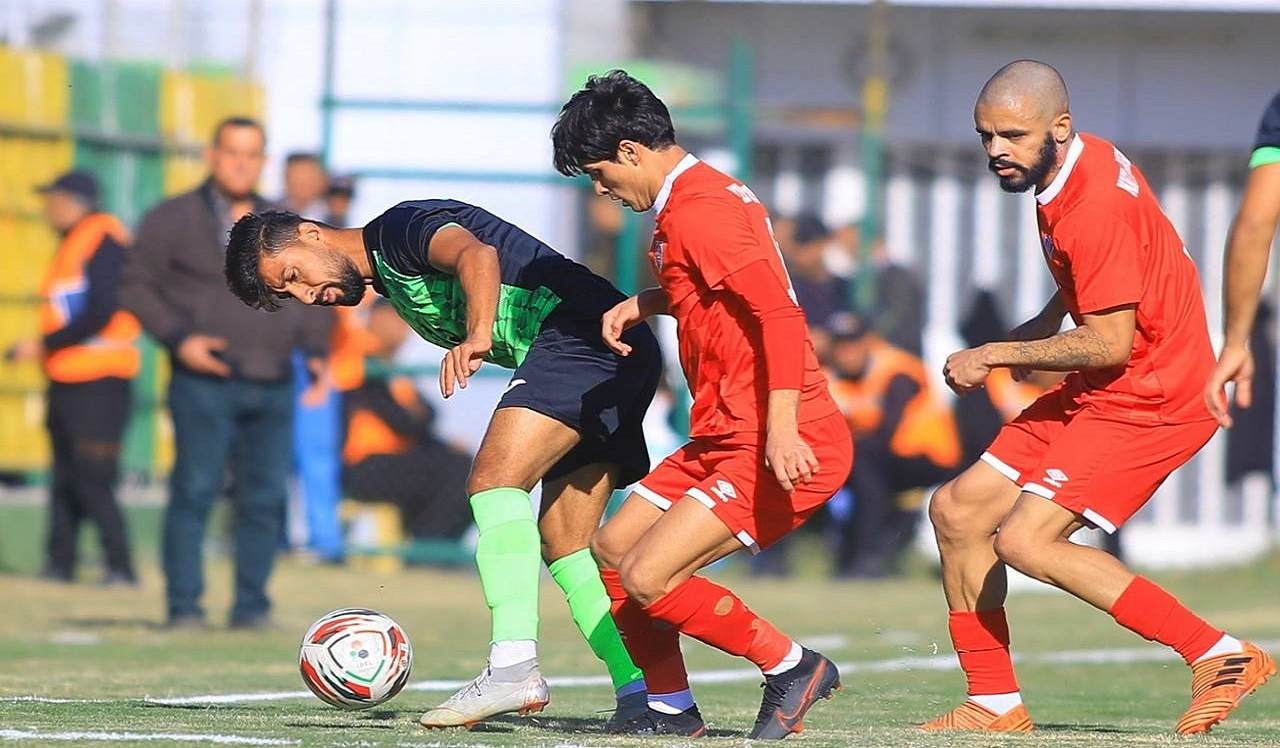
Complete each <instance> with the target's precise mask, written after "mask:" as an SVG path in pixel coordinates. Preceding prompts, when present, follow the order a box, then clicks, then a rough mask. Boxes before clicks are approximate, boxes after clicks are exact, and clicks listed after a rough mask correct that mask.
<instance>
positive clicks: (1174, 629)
mask: <svg viewBox="0 0 1280 748" xmlns="http://www.w3.org/2000/svg"><path fill="white" fill-rule="evenodd" d="M1107 612H1109V613H1110V614H1111V617H1112V618H1114V619H1116V623H1118V624H1120V625H1121V626H1124V627H1125V628H1127V629H1129V630H1130V631H1132V632H1134V633H1135V634H1137V635H1138V636H1141V637H1142V638H1144V639H1150V640H1152V641H1157V642H1160V643H1161V644H1164V645H1165V646H1168V647H1173V648H1174V649H1175V650H1176V651H1177V652H1178V654H1180V655H1182V659H1184V660H1186V661H1187V664H1188V665H1190V664H1191V663H1192V662H1195V661H1196V660H1197V659H1198V658H1199V657H1200V655H1202V654H1204V653H1205V652H1208V651H1209V648H1210V647H1212V646H1213V645H1214V644H1217V643H1218V640H1219V639H1221V638H1222V631H1221V630H1219V629H1215V628H1214V627H1212V626H1210V625H1209V624H1208V623H1206V622H1205V620H1204V619H1203V618H1201V617H1200V616H1198V615H1196V614H1195V613H1192V612H1191V611H1190V610H1187V608H1186V606H1184V605H1183V604H1182V603H1180V602H1178V598H1176V597H1174V596H1173V595H1171V594H1169V592H1168V591H1166V590H1165V589H1164V588H1162V587H1160V586H1159V585H1157V584H1156V583H1155V582H1152V581H1151V580H1150V579H1147V578H1146V577H1134V578H1133V581H1132V582H1130V583H1129V586H1128V587H1125V588H1124V592H1121V593H1120V597H1118V598H1116V602H1115V605H1112V606H1111V610H1109V611H1107Z"/></svg>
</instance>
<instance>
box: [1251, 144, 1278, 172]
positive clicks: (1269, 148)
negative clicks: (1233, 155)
mask: <svg viewBox="0 0 1280 748" xmlns="http://www.w3.org/2000/svg"><path fill="white" fill-rule="evenodd" d="M1275 163H1280V146H1274V145H1266V146H1262V147H1261V148H1255V149H1254V150H1253V155H1252V156H1251V157H1250V158H1249V168H1250V169H1256V168H1258V167H1259V166H1266V165H1268V164H1275Z"/></svg>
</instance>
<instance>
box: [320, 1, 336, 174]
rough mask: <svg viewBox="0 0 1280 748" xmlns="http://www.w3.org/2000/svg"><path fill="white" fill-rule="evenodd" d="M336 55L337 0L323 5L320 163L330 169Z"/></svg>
mask: <svg viewBox="0 0 1280 748" xmlns="http://www.w3.org/2000/svg"><path fill="white" fill-rule="evenodd" d="M337 54H338V0H326V2H325V4H324V78H323V80H322V81H321V93H320V162H321V163H322V164H324V165H325V167H326V168H328V167H330V166H331V164H330V163H329V157H330V155H332V154H331V150H332V148H333V100H334V96H333V86H334V82H333V77H334V66H335V65H336V64H337V62H336V59H335V58H336V57H337Z"/></svg>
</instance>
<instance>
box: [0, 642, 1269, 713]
mask: <svg viewBox="0 0 1280 748" xmlns="http://www.w3.org/2000/svg"><path fill="white" fill-rule="evenodd" d="M1254 643H1255V644H1257V645H1258V646H1259V647H1262V648H1263V649H1267V650H1273V651H1274V650H1276V649H1280V639H1269V640H1260V641H1256V642H1254ZM1014 660H1015V661H1016V662H1017V663H1019V664H1031V663H1040V664H1051V665H1114V664H1122V663H1130V662H1160V661H1168V662H1177V656H1176V655H1174V654H1173V653H1172V652H1170V651H1169V650H1167V649H1165V648H1163V647H1158V646H1145V647H1125V648H1118V649H1070V650H1062V651H1057V652H1037V653H1034V654H1023V655H1016V656H1015V657H1014ZM837 667H839V668H840V674H841V675H843V676H846V677H847V676H850V675H854V674H857V673H898V672H905V671H909V670H934V671H939V670H955V669H957V668H958V667H959V663H958V662H957V661H956V657H955V655H954V654H951V653H948V654H936V655H911V656H906V657H892V658H888V659H884V660H870V661H864V662H842V663H838V664H837ZM759 679H760V671H759V670H756V669H754V668H750V669H747V668H735V669H732V670H702V671H698V672H692V673H689V681H690V682H691V683H742V682H751V681H755V680H759ZM467 682H468V681H462V680H420V681H415V682H413V683H410V684H408V685H407V686H405V690H406V691H428V692H441V693H447V692H449V691H456V690H457V689H459V688H461V687H462V686H464V685H466V684H467ZM547 683H548V684H549V685H551V686H552V687H555V688H576V687H584V686H609V685H611V681H610V680H609V677H608V676H606V675H569V676H558V677H551V678H547ZM305 698H314V696H312V694H311V692H310V691H271V692H263V693H228V694H207V695H202V696H172V697H159V698H155V697H151V696H147V697H144V699H143V700H144V701H147V702H149V703H152V704H164V705H169V706H188V705H192V704H248V703H253V702H258V701H281V700H284V699H305ZM13 701H44V702H51V703H77V700H75V699H46V698H44V697H40V696H18V697H5V698H0V703H5V702H13ZM94 701H101V700H92V699H91V700H86V703H90V702H94Z"/></svg>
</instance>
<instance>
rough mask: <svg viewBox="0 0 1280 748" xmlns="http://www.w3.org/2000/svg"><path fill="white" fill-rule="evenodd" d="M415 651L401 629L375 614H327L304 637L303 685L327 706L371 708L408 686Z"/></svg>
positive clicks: (365, 611)
mask: <svg viewBox="0 0 1280 748" xmlns="http://www.w3.org/2000/svg"><path fill="white" fill-rule="evenodd" d="M412 666H413V648H412V647H411V646H410V645H409V637H408V636H406V635H405V633H404V629H402V628H400V624H398V623H396V622H395V621H393V620H391V618H389V617H388V616H385V615H383V614H381V613H379V612H378V611H376V610H369V609H368V608H342V609H340V610H335V611H333V612H332V613H326V614H325V615H323V616H321V617H320V620H318V621H316V622H315V623H313V624H311V628H309V629H307V633H306V635H305V636H303V637H302V651H301V652H299V654H298V667H299V669H300V670H301V671H302V682H303V683H306V684H307V688H310V689H311V692H312V693H314V694H315V695H316V696H318V697H319V698H320V700H321V701H323V702H325V703H326V704H332V705H333V706H336V707H338V708H339V709H352V710H355V709H369V708H370V707H375V706H377V705H379V704H382V703H384V702H386V701H387V700H389V699H390V698H391V697H393V696H395V695H396V694H398V693H400V689H401V688H404V684H405V683H407V682H408V681H409V669H410V668H411V667H412Z"/></svg>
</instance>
